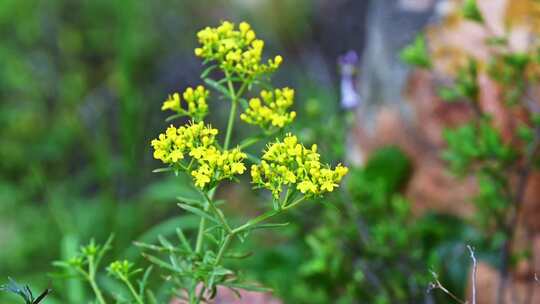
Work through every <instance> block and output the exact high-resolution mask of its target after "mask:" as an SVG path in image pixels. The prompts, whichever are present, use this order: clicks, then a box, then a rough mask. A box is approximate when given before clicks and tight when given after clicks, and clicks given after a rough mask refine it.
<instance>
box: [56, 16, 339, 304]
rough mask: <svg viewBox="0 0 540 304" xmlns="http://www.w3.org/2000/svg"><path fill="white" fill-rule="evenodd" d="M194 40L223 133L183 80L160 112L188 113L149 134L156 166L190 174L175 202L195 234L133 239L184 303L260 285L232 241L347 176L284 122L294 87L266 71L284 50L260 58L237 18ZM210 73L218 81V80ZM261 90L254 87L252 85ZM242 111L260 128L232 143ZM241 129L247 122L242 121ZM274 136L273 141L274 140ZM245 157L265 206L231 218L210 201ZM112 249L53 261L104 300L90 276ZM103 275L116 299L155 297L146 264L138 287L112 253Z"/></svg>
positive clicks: (202, 91)
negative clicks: (226, 110) (274, 81)
mask: <svg viewBox="0 0 540 304" xmlns="http://www.w3.org/2000/svg"><path fill="white" fill-rule="evenodd" d="M197 38H198V41H199V43H200V47H198V48H196V49H195V55H196V56H198V57H201V58H202V59H203V60H204V64H206V65H207V68H206V69H205V71H204V72H203V73H202V75H201V78H202V79H203V81H204V82H205V84H206V85H207V86H209V87H210V88H211V89H213V91H215V92H216V93H217V94H218V95H219V96H220V99H223V100H226V101H227V102H229V104H230V114H229V118H228V121H227V125H226V128H225V134H224V137H223V138H221V140H220V138H219V131H218V129H215V128H213V127H212V126H211V125H210V124H208V123H206V122H205V121H204V119H205V117H206V115H207V114H208V110H209V108H210V107H209V106H208V101H209V99H210V97H211V95H210V91H209V90H207V89H206V88H205V87H204V86H203V85H200V86H197V87H196V88H195V89H193V88H187V89H186V90H185V91H184V92H183V94H180V93H173V94H172V95H171V96H169V98H168V99H167V100H166V101H165V102H164V103H163V106H162V110H170V111H173V112H174V114H173V115H172V116H170V117H169V118H168V119H167V120H168V121H171V120H175V119H179V118H183V117H187V118H188V119H189V121H188V122H187V123H186V124H184V125H182V126H179V127H176V126H174V125H170V126H169V127H168V128H167V129H166V131H165V132H164V133H162V134H160V135H159V136H158V137H157V138H156V139H154V140H152V142H151V146H152V147H153V149H154V154H153V155H154V158H156V159H157V160H160V161H161V162H162V163H163V164H164V165H165V166H166V167H164V168H160V169H156V170H155V172H171V173H174V174H175V175H181V174H183V175H187V176H188V177H189V178H190V179H189V180H190V181H191V185H192V188H193V190H195V191H194V194H193V195H192V196H189V195H186V194H185V193H184V194H182V195H181V196H180V197H178V199H179V200H180V203H179V204H178V206H179V207H180V208H182V209H183V210H185V211H186V212H189V213H192V214H194V215H195V216H197V217H199V218H200V222H199V226H198V229H197V231H196V232H195V234H194V237H193V240H191V239H190V238H189V237H188V236H189V234H188V233H186V232H184V231H182V230H181V229H178V230H177V235H178V241H177V242H176V243H173V242H171V241H170V240H168V239H166V238H165V237H160V238H159V243H158V244H146V243H137V245H138V246H139V247H140V248H141V249H143V250H144V251H145V252H144V253H143V255H144V256H145V257H146V258H147V260H148V261H149V262H151V264H153V265H155V266H157V268H158V269H159V270H160V271H161V272H163V274H162V275H163V277H165V278H166V280H167V282H169V283H170V284H171V285H172V286H171V288H170V292H169V293H168V296H169V298H170V297H177V298H180V299H182V300H183V301H185V302H188V303H201V302H207V301H208V300H210V299H212V298H214V297H215V296H216V294H217V287H218V286H224V287H226V288H230V289H232V290H235V291H236V290H237V289H252V290H265V289H262V288H260V287H259V286H257V285H254V284H249V283H246V282H244V280H243V279H242V277H241V275H240V274H239V273H238V272H237V271H235V270H233V269H229V268H227V265H226V263H225V261H226V260H227V259H233V258H242V257H243V256H244V254H242V253H239V252H234V251H232V246H233V244H234V242H235V241H240V242H242V241H244V240H245V239H246V238H247V237H248V236H249V235H250V234H251V233H252V232H253V231H255V230H258V229H265V228H279V227H281V226H284V225H286V223H268V221H269V220H271V219H273V218H275V217H276V216H278V215H280V214H283V213H286V212H288V211H289V210H291V209H293V208H295V207H297V206H299V205H300V204H301V203H302V202H304V201H306V200H310V199H313V198H320V197H322V196H323V195H325V194H326V193H329V192H332V191H334V190H335V189H336V187H338V185H339V183H340V181H341V180H342V178H343V177H344V176H345V175H346V174H347V168H346V167H344V166H342V165H337V166H336V167H335V168H331V167H330V166H329V165H327V164H324V163H322V162H321V160H320V158H321V156H320V155H319V153H318V152H317V146H316V145H312V146H311V147H305V146H304V145H303V144H301V143H300V142H299V141H298V139H297V137H296V136H294V135H293V134H291V133H286V132H285V128H286V127H287V126H288V125H289V124H290V123H291V122H292V121H293V120H294V119H295V117H296V113H295V112H294V111H290V107H291V106H292V105H293V101H294V90H293V89H291V88H287V87H285V88H281V89H280V88H273V87H272V85H271V83H270V82H269V80H270V75H271V74H272V73H274V72H275V71H276V70H277V69H278V67H279V66H280V64H281V63H282V60H283V59H282V58H281V56H275V57H274V58H273V59H269V60H267V61H263V59H262V56H263V48H264V42H263V41H262V40H260V39H257V37H256V34H255V32H254V31H253V30H252V29H251V27H250V25H249V24H247V23H245V22H242V23H240V24H239V26H238V27H236V26H235V25H234V24H233V23H230V22H223V23H222V24H221V25H220V26H218V27H216V28H210V27H207V28H205V29H203V30H201V31H200V32H199V33H198V34H197ZM216 77H217V80H216ZM257 88H264V89H262V90H260V92H259V93H258V94H252V93H251V92H253V91H254V90H255V89H257ZM239 106H240V107H241V108H242V109H243V113H241V114H240V115H239V117H240V119H241V120H242V121H243V122H244V123H246V124H248V125H253V126H256V127H258V129H259V130H260V131H259V132H257V133H256V134H255V135H254V136H252V137H248V138H245V139H243V140H241V141H239V142H237V143H236V144H233V141H232V140H233V136H232V135H233V132H234V129H235V125H236V118H237V116H238V107H239ZM244 127H245V126H244ZM275 137H277V138H276V139H273V138H275ZM264 140H266V141H268V140H270V141H269V143H268V144H267V147H266V149H265V150H264V151H263V153H262V155H261V156H257V155H256V154H255V153H252V152H251V151H249V148H250V147H252V146H253V145H254V144H256V143H258V142H260V141H264ZM247 163H251V167H250V171H251V183H252V184H253V186H254V187H255V188H257V189H264V190H268V191H269V192H270V196H269V198H270V200H271V203H270V204H269V208H268V209H269V210H268V211H266V212H264V213H263V214H261V215H259V216H256V217H254V218H251V219H249V220H247V221H245V222H243V223H240V224H236V223H234V222H233V220H232V219H231V217H230V216H227V215H226V214H225V213H224V212H223V211H222V209H221V206H222V204H224V203H225V202H224V201H222V200H216V199H215V198H214V195H215V193H216V190H217V188H218V187H219V186H220V185H221V184H223V183H224V182H226V181H228V182H240V181H241V179H242V177H241V175H242V174H244V173H245V172H246V171H247ZM109 247H110V240H109V241H108V242H107V243H105V245H103V246H98V245H96V244H95V243H94V242H93V241H92V242H91V243H90V244H89V245H88V246H84V247H82V249H81V251H80V255H79V256H77V257H75V258H73V259H71V260H68V261H64V262H58V263H56V265H58V266H61V267H63V268H66V269H68V270H69V271H71V272H73V271H75V272H76V273H78V274H79V275H80V276H81V277H82V278H84V279H85V280H86V281H87V282H88V283H89V284H90V286H91V287H92V289H93V291H94V294H95V296H96V299H97V301H98V302H99V303H100V304H105V303H107V302H108V300H107V298H108V297H107V295H105V294H104V293H103V292H102V291H101V288H100V287H99V286H98V282H97V281H96V274H97V273H98V272H99V263H100V262H101V260H102V258H103V255H104V253H105V252H106V251H107V250H108V249H109ZM107 270H108V273H109V275H111V276H112V277H114V278H116V279H118V280H120V281H121V282H122V283H124V285H125V286H126V287H127V289H128V290H129V295H128V296H127V297H126V298H125V299H124V298H123V296H120V295H115V296H114V298H115V299H116V300H117V301H126V302H136V303H138V304H142V303H156V301H157V300H156V297H155V293H153V292H152V291H150V290H146V287H145V286H146V283H145V282H146V281H147V279H148V276H149V275H150V270H147V271H146V272H144V275H142V278H141V279H140V280H139V287H140V288H139V289H138V290H137V289H135V288H134V286H133V284H132V281H131V280H132V279H135V277H137V276H139V275H140V273H142V270H140V269H138V268H136V267H135V266H134V265H133V264H132V263H131V262H130V261H125V260H121V261H115V262H113V263H112V264H110V265H109V267H108V268H107Z"/></svg>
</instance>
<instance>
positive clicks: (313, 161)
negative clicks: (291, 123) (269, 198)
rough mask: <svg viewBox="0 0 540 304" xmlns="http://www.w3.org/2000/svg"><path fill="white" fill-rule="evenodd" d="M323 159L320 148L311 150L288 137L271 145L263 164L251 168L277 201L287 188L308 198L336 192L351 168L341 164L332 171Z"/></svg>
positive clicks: (295, 139)
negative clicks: (322, 161) (321, 159)
mask: <svg viewBox="0 0 540 304" xmlns="http://www.w3.org/2000/svg"><path fill="white" fill-rule="evenodd" d="M319 159H320V155H319V154H318V153H317V146H316V145H313V146H311V148H309V149H308V148H306V147H304V146H303V145H302V144H300V143H298V139H297V138H296V136H293V135H291V134H287V135H286V137H285V138H284V139H283V140H282V141H279V140H278V141H276V142H274V143H272V144H270V145H269V146H268V147H267V149H266V151H265V152H264V154H263V156H262V160H261V163H260V164H259V165H253V166H252V167H251V177H252V182H253V183H254V184H255V185H257V186H259V187H262V188H266V189H268V190H270V191H272V194H273V195H274V197H275V198H279V196H280V195H281V193H282V191H283V190H284V188H286V187H287V188H288V189H289V190H298V191H300V192H301V193H302V194H304V195H305V196H308V197H309V196H318V195H322V194H323V193H326V192H332V191H334V189H335V188H336V187H338V185H339V183H340V182H341V180H342V178H343V177H344V176H345V175H346V174H347V171H348V169H347V168H346V167H344V166H342V165H341V164H339V165H337V166H336V167H335V168H334V169H331V168H330V166H328V165H325V164H322V163H321V162H320V160H319Z"/></svg>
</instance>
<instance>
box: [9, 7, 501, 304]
mask: <svg viewBox="0 0 540 304" xmlns="http://www.w3.org/2000/svg"><path fill="white" fill-rule="evenodd" d="M451 2H453V1H443V0H198V1H188V0H176V1H173V0H156V1H140V0H122V1H111V0H91V1H90V0H80V1H72V0H48V1H42V0H1V1H0V37H1V38H0V282H3V281H4V280H5V279H6V278H7V277H8V276H11V277H13V278H16V279H17V280H18V281H21V282H25V283H29V284H31V285H32V286H33V287H35V288H36V290H38V289H43V288H45V287H47V286H52V287H53V289H54V293H53V295H52V296H51V297H50V299H49V300H48V301H50V302H47V303H83V302H84V301H85V300H87V299H88V298H87V297H88V296H89V293H88V292H87V291H85V290H84V289H83V287H82V286H81V285H80V284H78V283H77V282H76V281H70V280H67V281H64V280H57V279H56V278H54V277H53V276H50V273H51V272H53V271H54V268H53V266H52V265H51V262H52V261H54V260H58V259H63V258H67V257H70V256H71V255H72V254H73V253H74V252H75V251H76V250H77V249H78V248H79V246H80V245H81V244H83V243H86V242H87V241H88V240H89V239H90V238H95V239H96V240H99V241H103V240H105V239H106V238H107V237H108V236H109V235H110V234H111V233H114V234H115V236H116V238H115V245H114V249H113V252H112V254H111V256H112V257H123V258H125V257H127V258H130V259H132V260H135V261H141V260H142V259H141V258H140V256H139V255H138V250H137V248H135V247H134V246H133V245H132V242H133V241H134V240H140V241H147V242H152V241H154V240H155V239H156V237H157V235H159V234H164V235H167V234H170V233H172V232H174V229H175V228H176V227H178V226H180V227H183V228H186V229H188V230H189V229H190V228H193V227H195V226H196V225H197V222H196V219H194V218H193V217H190V216H188V215H185V214H182V213H181V212H180V211H179V210H178V208H177V207H176V202H175V199H174V198H175V197H176V196H177V195H178V194H179V193H182V192H183V191H189V189H186V188H185V186H183V183H182V180H181V178H175V177H170V176H167V175H163V174H153V173H152V169H154V168H156V167H159V164H158V163H157V162H156V161H155V160H153V159H152V151H151V147H150V145H149V143H150V140H151V139H152V138H153V137H155V135H156V134H158V133H159V132H160V130H162V129H163V128H164V127H165V126H166V125H167V123H165V122H164V119H165V117H166V114H165V113H162V112H161V111H160V106H161V103H162V102H163V100H164V99H165V98H166V96H167V95H168V94H170V93H171V92H173V91H178V90H183V88H185V87H186V86H194V85H197V84H199V82H200V79H199V75H200V73H201V71H202V70H203V67H202V66H201V62H200V60H198V59H197V58H196V57H195V56H194V54H193V49H194V48H195V46H196V43H197V41H196V36H195V33H196V32H197V31H198V30H199V29H201V28H203V27H205V26H208V25H210V26H215V25H217V24H219V22H220V21H222V20H231V21H233V22H240V21H247V22H249V23H250V24H251V25H252V26H253V28H254V29H255V30H256V32H257V34H258V36H259V37H261V38H262V39H264V40H265V41H266V51H267V53H269V54H281V55H282V56H283V57H284V64H283V67H282V68H281V69H280V70H279V72H278V73H277V74H276V75H275V76H274V81H275V83H276V84H277V85H278V86H285V85H287V86H290V87H293V88H295V90H296V93H297V95H296V96H297V98H296V100H297V101H296V104H295V110H296V111H297V112H298V120H297V121H296V122H295V124H294V127H293V128H294V130H295V131H296V132H297V133H298V134H299V136H300V137H301V138H302V140H303V141H304V142H305V143H307V144H310V143H314V142H317V143H318V145H319V147H320V149H321V154H323V155H324V157H325V161H327V162H330V163H333V164H336V163H338V162H345V163H346V164H347V165H349V166H351V167H358V168H357V169H354V170H353V174H351V177H350V178H349V180H348V181H347V185H344V187H343V188H342V189H343V191H341V192H339V193H336V194H334V195H332V196H331V197H329V198H328V199H327V200H326V201H324V202H316V203H314V204H313V206H311V207H308V208H305V210H302V211H301V212H294V213H293V214H292V215H290V216H289V217H290V218H289V219H288V220H290V222H291V223H292V224H291V225H289V226H288V227H286V228H285V229H284V230H283V231H281V232H280V233H275V232H269V233H268V234H267V235H265V236H264V237H261V238H255V240H254V241H252V242H250V243H248V244H245V245H243V246H245V247H246V248H248V249H250V250H251V251H253V252H254V255H253V256H251V257H250V258H249V259H247V260H245V261H243V262H242V263H243V264H242V265H243V268H245V269H246V275H247V276H248V277H251V278H252V279H253V280H256V281H259V282H262V283H263V284H265V285H267V286H269V287H271V288H273V289H274V293H273V294H272V296H273V297H275V298H276V299H280V300H279V301H283V302H284V303H358V302H359V301H360V302H365V303H398V302H395V299H404V300H403V302H399V303H420V301H422V303H434V301H435V300H437V303H450V302H449V301H448V300H445V299H444V298H437V296H435V295H432V294H427V293H426V292H425V291H426V286H427V283H428V282H429V280H430V279H431V274H430V272H429V271H430V270H436V271H437V273H439V275H440V278H441V280H443V279H444V280H445V282H446V284H447V287H448V288H450V289H452V290H454V291H455V293H456V294H458V295H460V296H463V295H464V294H465V292H466V290H465V284H464V282H466V280H467V279H466V278H467V276H468V269H469V268H468V267H469V263H470V261H469V260H468V258H467V252H466V251H465V249H464V244H466V243H467V242H469V241H474V240H477V239H479V238H480V237H479V235H478V233H477V232H475V230H474V229H471V228H470V227H469V226H468V225H466V223H465V220H463V217H464V216H465V217H466V215H467V214H470V213H471V212H472V211H471V208H470V207H468V206H469V205H468V204H465V203H464V201H465V196H466V194H467V193H470V191H469V190H470V189H471V187H470V185H469V184H467V182H465V183H456V182H455V181H453V180H452V179H450V178H448V177H447V175H444V174H443V173H441V172H442V171H444V170H443V169H442V168H443V165H442V164H441V163H440V161H439V160H437V159H436V158H437V157H436V156H433V157H430V156H429V155H436V153H431V152H432V150H433V146H431V145H429V144H427V145H426V144H424V143H423V142H422V141H425V140H427V141H431V140H433V141H435V142H436V143H437V144H439V145H440V139H439V138H438V137H440V131H441V127H440V125H439V124H437V123H431V122H432V121H433V120H434V116H436V115H441V112H440V109H439V110H437V109H433V108H431V107H430V106H429V103H430V102H431V101H433V100H435V97H433V96H427V97H426V93H425V92H424V91H422V89H421V88H425V87H429V85H428V84H427V83H428V82H427V80H425V78H424V76H425V75H418V74H416V77H414V78H412V81H411V78H410V72H411V70H410V68H408V67H407V66H406V65H405V64H403V63H402V62H401V61H400V60H399V56H398V54H399V51H400V50H401V49H402V48H403V47H404V46H405V45H406V44H408V43H409V42H411V40H412V39H413V38H414V37H415V35H416V34H417V33H418V32H419V31H421V30H422V29H424V27H425V26H427V25H434V24H435V25H436V24H439V23H440V22H441V20H443V18H444V17H445V16H446V15H447V14H448V13H449V11H450V10H451V5H450V3H451ZM350 51H352V52H354V53H355V55H352V54H353V53H350ZM348 52H349V56H348V59H351V58H352V61H350V62H349V64H350V65H351V66H352V69H353V71H354V73H352V75H350V74H347V71H348V70H347V69H346V68H344V66H343V65H340V63H339V62H340V57H341V56H343V55H345V54H346V53H348ZM354 57H358V60H354V59H355V58H354ZM341 61H343V59H342V60H341ZM351 83H352V87H347V84H351ZM351 90H353V93H355V94H358V96H356V95H355V96H356V97H358V99H357V103H356V104H354V105H352V106H350V107H343V106H342V105H341V102H342V100H343V98H344V97H345V96H344V95H347V94H349V93H351ZM353 95H354V94H353ZM428 95H429V94H428ZM349 97H350V96H349ZM353 97H354V96H353ZM411 98H413V99H418V100H420V103H419V104H416V106H414V107H412V110H411V106H410V105H409V106H408V105H406V103H405V100H406V99H411ZM226 106H227V105H226V104H224V103H223V104H220V103H219V102H217V101H216V102H213V103H212V104H211V115H212V117H211V119H213V120H214V121H216V123H215V125H220V126H222V125H224V121H225V119H226V117H225V115H226V111H224V110H221V109H225V108H226ZM415 109H416V110H415ZM418 109H420V110H418ZM437 111H439V112H437ZM396 113H399V115H398V114H396ZM434 113H435V114H434ZM398 116H399V117H398ZM458 116H459V115H458ZM402 117H405V118H402ZM413 117H414V118H415V119H416V120H417V121H420V122H419V123H417V124H415V125H414V126H413V127H412V129H408V127H403V125H401V122H400V121H401V119H404V120H405V121H411V120H412V119H413ZM423 122H429V123H431V124H427V125H426V124H424V123H423ZM407 125H410V124H407ZM427 128H431V129H430V130H426V129H427ZM241 132H249V129H248V130H242V131H241ZM434 134H436V135H434ZM235 135H236V136H240V135H242V134H235ZM409 135H410V136H411V137H410V138H409V137H408V136H409ZM434 137H435V139H433V138H434ZM418 138H420V139H418ZM438 141H439V142H438ZM418 142H421V143H420V144H418ZM396 146H399V148H397V147H396ZM425 151H429V153H431V154H429V153H427V152H425ZM420 156H421V157H424V160H425V161H423V162H419V161H418V159H415V157H416V158H418V157H420ZM413 171H414V172H415V173H414V174H415V175H414V176H416V178H413V177H412V176H413ZM419 172H420V173H419ZM434 180H435V181H434ZM244 184H245V185H247V184H248V183H247V182H246V183H244ZM449 189H457V190H456V191H453V195H450V194H448V192H449V191H448V190H449ZM218 195H219V196H220V197H223V198H227V199H228V201H229V202H230V204H229V205H228V207H227V210H228V212H229V213H230V214H231V215H234V216H238V217H239V218H242V215H243V214H255V213H257V212H258V209H259V208H261V205H262V204H263V201H262V200H261V199H260V198H258V197H257V196H255V195H254V194H253V193H252V192H251V191H250V189H249V187H240V186H229V187H225V188H224V189H222V190H220V193H218ZM409 201H413V202H414V203H409ZM434 206H435V207H434ZM366 231H367V232H366ZM366 233H368V234H370V235H371V237H370V238H368V239H369V240H370V241H369V243H366V241H365V239H364V236H365V234H366ZM480 254H482V253H480ZM482 258H484V259H486V260H489V259H490V258H492V256H490V254H489V252H487V253H486V254H484V255H482ZM102 280H103V281H105V282H107V278H102ZM7 299H10V300H12V299H13V298H11V297H6V295H4V294H0V302H4V301H8V300H7ZM392 299H394V302H392ZM419 299H420V300H419ZM447 301H448V302H447Z"/></svg>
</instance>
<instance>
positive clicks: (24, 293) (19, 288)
mask: <svg viewBox="0 0 540 304" xmlns="http://www.w3.org/2000/svg"><path fill="white" fill-rule="evenodd" d="M0 291H7V292H11V293H13V294H16V295H19V296H20V297H22V298H23V299H24V303H25V304H39V303H42V302H43V300H44V299H45V298H46V297H47V295H49V293H50V292H51V291H52V290H51V289H49V288H47V289H45V290H44V291H43V292H42V293H41V294H39V296H37V297H34V294H33V293H32V290H30V287H29V286H28V285H20V284H18V283H17V282H15V280H13V279H12V278H9V282H8V283H7V284H6V285H0Z"/></svg>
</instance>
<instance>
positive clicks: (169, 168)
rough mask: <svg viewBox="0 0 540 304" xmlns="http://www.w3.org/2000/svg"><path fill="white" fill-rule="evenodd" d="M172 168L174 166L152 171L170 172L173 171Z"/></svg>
mask: <svg viewBox="0 0 540 304" xmlns="http://www.w3.org/2000/svg"><path fill="white" fill-rule="evenodd" d="M172 170H173V168H171V167H167V168H157V169H154V170H152V173H160V172H169V171H172Z"/></svg>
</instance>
